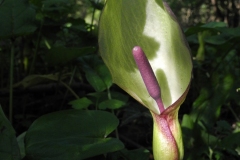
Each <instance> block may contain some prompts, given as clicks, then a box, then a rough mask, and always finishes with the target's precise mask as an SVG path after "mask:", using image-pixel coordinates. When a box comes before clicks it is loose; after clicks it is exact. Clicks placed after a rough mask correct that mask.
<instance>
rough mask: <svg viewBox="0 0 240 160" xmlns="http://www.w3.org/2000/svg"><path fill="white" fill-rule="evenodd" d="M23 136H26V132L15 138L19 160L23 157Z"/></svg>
mask: <svg viewBox="0 0 240 160" xmlns="http://www.w3.org/2000/svg"><path fill="white" fill-rule="evenodd" d="M25 135H26V132H23V133H22V134H20V135H19V136H18V137H17V142H18V146H19V150H20V154H21V158H23V157H25V143H24V139H25Z"/></svg>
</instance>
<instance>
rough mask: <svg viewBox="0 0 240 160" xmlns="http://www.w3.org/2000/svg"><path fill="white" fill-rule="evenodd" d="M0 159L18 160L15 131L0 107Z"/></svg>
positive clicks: (19, 157)
mask: <svg viewBox="0 0 240 160" xmlns="http://www.w3.org/2000/svg"><path fill="white" fill-rule="evenodd" d="M0 159H1V160H20V159H21V156H20V153H19V148H18V143H17V138H16V136H15V131H14V129H13V127H12V125H11V124H10V122H9V121H8V119H7V117H6V116H5V114H4V112H3V110H2V107H1V106H0Z"/></svg>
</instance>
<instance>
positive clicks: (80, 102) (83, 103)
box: [68, 97, 92, 109]
mask: <svg viewBox="0 0 240 160" xmlns="http://www.w3.org/2000/svg"><path fill="white" fill-rule="evenodd" d="M68 104H71V105H72V108H74V109H85V108H87V107H88V106H89V105H90V104H92V101H90V100H89V99H88V98H86V97H83V98H81V99H76V100H73V101H71V102H69V103H68Z"/></svg>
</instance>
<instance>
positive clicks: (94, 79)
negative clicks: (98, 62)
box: [84, 68, 107, 92]
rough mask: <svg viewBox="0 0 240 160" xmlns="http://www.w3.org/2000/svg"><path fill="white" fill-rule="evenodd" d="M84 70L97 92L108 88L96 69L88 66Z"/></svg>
mask: <svg viewBox="0 0 240 160" xmlns="http://www.w3.org/2000/svg"><path fill="white" fill-rule="evenodd" d="M84 71H85V76H86V79H87V81H88V82H89V83H90V84H91V86H92V87H93V88H94V89H95V90H96V91H97V92H101V91H104V90H105V89H107V85H106V84H105V83H104V81H103V79H102V78H101V77H100V75H99V74H98V73H97V72H96V71H95V70H93V69H92V68H88V69H84Z"/></svg>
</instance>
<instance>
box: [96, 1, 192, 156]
mask: <svg viewBox="0 0 240 160" xmlns="http://www.w3.org/2000/svg"><path fill="white" fill-rule="evenodd" d="M99 29H100V30H99V50H100V53H101V56H102V58H103V60H104V62H105V64H106V65H107V67H108V68H109V70H110V72H111V74H112V78H113V82H114V83H116V84H117V85H118V86H120V87H121V88H122V89H124V90H125V91H126V92H127V93H128V94H130V95H131V96H132V97H134V98H135V99H136V100H137V101H139V102H140V103H141V104H142V105H144V106H145V107H147V108H148V109H149V110H150V112H151V114H152V116H153V120H154V131H153V153H154V158H155V160H161V159H163V160H165V159H166V160H178V159H182V158H183V144H182V136H181V129H180V125H179V122H178V110H179V107H180V105H181V104H182V102H183V101H184V99H185V97H186V95H187V92H188V89H189V85H190V81H191V72H192V61H191V56H190V51H189V49H188V45H187V43H186V41H185V39H184V36H183V33H182V30H181V28H180V26H179V24H178V22H177V20H176V18H175V16H174V14H173V13H172V11H171V9H170V8H169V7H168V5H167V4H166V3H165V2H162V1H161V0H121V1H116V0H107V2H106V4H105V7H104V10H103V12H102V15H101V18H100V24H99Z"/></svg>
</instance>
